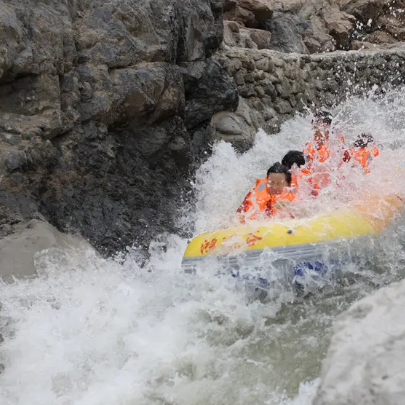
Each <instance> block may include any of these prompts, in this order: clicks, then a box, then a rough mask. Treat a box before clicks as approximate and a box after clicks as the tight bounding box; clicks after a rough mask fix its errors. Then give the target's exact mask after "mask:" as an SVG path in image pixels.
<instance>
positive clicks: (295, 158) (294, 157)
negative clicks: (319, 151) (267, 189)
mask: <svg viewBox="0 0 405 405" xmlns="http://www.w3.org/2000/svg"><path fill="white" fill-rule="evenodd" d="M281 164H282V165H284V166H286V167H287V168H288V170H291V168H292V167H293V165H297V166H298V167H301V166H304V165H305V157H304V154H303V153H302V152H301V151H300V150H290V151H288V152H287V153H286V155H285V156H284V157H283V160H282V161H281Z"/></svg>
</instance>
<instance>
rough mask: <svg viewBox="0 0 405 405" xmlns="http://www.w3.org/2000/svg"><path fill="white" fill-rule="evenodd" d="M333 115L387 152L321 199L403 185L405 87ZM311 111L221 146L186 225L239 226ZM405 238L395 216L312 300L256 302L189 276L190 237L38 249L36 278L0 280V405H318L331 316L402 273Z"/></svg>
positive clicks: (300, 140) (208, 274)
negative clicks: (239, 213) (126, 246)
mask: <svg viewBox="0 0 405 405" xmlns="http://www.w3.org/2000/svg"><path fill="white" fill-rule="evenodd" d="M333 113H334V116H335V117H336V119H335V124H336V127H337V128H336V130H337V131H339V132H341V133H343V134H344V135H345V137H346V139H347V141H348V142H350V141H352V140H353V138H354V137H355V135H356V134H358V133H359V132H362V131H369V132H372V133H373V134H374V136H375V138H376V139H377V141H378V143H379V144H380V146H381V150H382V153H381V156H380V158H379V159H377V160H376V164H375V168H374V170H373V175H372V176H368V179H364V176H360V174H359V173H356V172H355V171H353V170H352V172H350V171H349V172H348V173H347V177H348V182H347V184H348V185H349V186H347V187H344V186H342V187H341V188H340V191H339V193H338V194H337V195H338V196H340V197H342V198H340V199H339V198H336V195H335V196H334V197H333V198H332V196H325V197H323V198H324V199H323V200H322V199H321V200H319V201H320V202H321V203H322V204H323V205H328V206H332V205H336V204H339V201H345V198H344V197H345V196H347V195H353V193H354V194H356V193H357V194H359V193H362V192H366V191H370V190H376V189H377V190H379V191H384V190H387V191H389V190H395V189H397V190H398V189H399V188H400V187H401V184H405V183H401V181H403V178H402V176H401V173H403V171H402V170H401V168H400V166H401V164H402V163H401V159H402V157H403V151H404V143H405V133H404V131H405V114H404V113H405V97H404V96H403V95H401V94H396V93H392V94H390V95H387V96H385V97H384V99H382V100H380V101H372V100H365V101H364V100H363V101H362V100H350V101H348V102H346V103H345V104H343V105H341V106H340V107H339V108H337V109H336V110H335V111H334V112H333ZM310 119H311V118H310V117H308V118H303V117H297V118H295V119H293V120H291V121H290V122H287V123H286V124H285V125H284V126H283V128H282V131H281V132H280V134H278V135H277V136H267V135H266V134H264V133H259V134H258V136H257V141H256V144H255V146H254V147H253V148H252V149H251V150H250V151H248V152H247V153H245V154H238V153H236V152H235V151H234V150H233V148H232V147H231V146H230V145H229V144H226V143H220V144H218V145H217V146H216V147H215V149H214V153H213V155H212V157H211V158H210V159H209V160H208V161H207V162H206V163H205V164H204V165H203V166H202V167H201V168H200V170H199V172H198V174H197V177H196V179H195V182H194V186H195V188H196V193H197V197H198V202H197V205H196V207H185V209H184V212H185V214H184V218H181V219H180V221H182V223H183V225H184V226H185V227H187V228H188V229H192V230H193V232H194V233H197V232H201V231H203V230H206V229H215V228H216V227H218V226H223V225H226V224H229V223H232V221H233V217H234V212H235V209H236V208H237V206H238V204H239V203H240V202H241V200H242V199H243V197H244V195H245V194H246V192H247V191H248V190H249V188H250V187H251V186H252V184H253V183H254V179H255V178H257V177H261V176H264V175H265V172H266V171H267V169H268V167H269V166H270V165H271V164H272V163H273V162H274V161H277V160H280V159H281V157H282V156H283V155H284V153H285V152H287V151H288V150H289V149H296V148H301V147H302V146H303V145H304V144H305V142H306V141H308V140H309V139H310V138H311V126H310ZM404 160H405V158H404ZM392 162H395V165H394V166H393V165H392ZM404 168H405V165H404ZM377 187H378V188H377ZM402 187H403V186H402ZM402 191H403V190H402ZM318 204H319V202H318ZM307 208H308V209H309V210H311V209H318V208H317V206H315V205H313V204H312V206H310V207H307ZM404 244H405V231H404V229H403V221H402V220H398V221H397V222H396V223H395V224H394V225H393V226H391V227H390V228H389V230H387V231H386V232H384V233H383V234H381V235H379V236H378V237H377V238H374V239H368V240H366V241H364V243H363V245H362V246H360V247H359V246H357V247H356V249H359V250H362V260H361V262H360V263H357V264H354V263H351V264H349V265H348V266H346V268H345V275H344V277H343V278H342V279H341V280H339V281H337V282H334V283H333V284H331V285H326V286H325V287H324V288H323V289H322V290H321V291H318V292H316V293H314V294H312V295H310V296H308V297H305V298H301V299H297V298H296V297H295V296H294V295H293V293H292V292H290V291H286V292H285V294H282V295H281V296H280V297H279V298H278V299H276V300H273V301H259V300H255V301H253V302H251V301H249V300H248V299H247V297H246V294H245V291H244V290H243V288H240V285H239V284H238V283H237V282H236V281H234V280H232V279H229V278H227V277H217V276H215V271H214V270H213V269H205V271H204V272H199V273H197V274H196V275H194V276H189V275H188V276H185V275H184V274H183V272H182V271H181V268H180V266H181V259H182V255H183V252H184V249H185V247H186V245H187V241H186V240H184V239H181V238H180V237H178V236H176V235H162V236H161V237H160V238H158V239H157V240H156V241H155V242H154V243H152V245H151V248H150V250H151V259H150V260H149V261H148V262H147V263H146V264H144V263H143V261H142V260H141V259H140V258H139V257H138V256H137V253H136V251H131V250H130V252H129V253H128V255H127V256H126V257H125V258H123V259H121V260H119V261H118V260H115V261H114V260H103V259H100V258H99V257H97V255H96V254H95V253H94V252H90V251H89V252H87V253H86V254H84V253H78V252H66V251H58V250H52V251H48V252H43V253H42V254H41V255H39V256H38V257H37V263H38V269H39V277H38V278H36V279H34V280H31V281H19V282H16V283H15V284H13V285H5V284H4V285H0V297H1V302H2V310H1V314H0V328H1V333H2V335H3V339H4V341H3V343H2V344H1V345H0V363H2V364H3V366H4V370H3V372H2V373H1V374H0V404H2V405H71V404H75V405H104V404H105V405H107V404H108V405H143V404H145V405H146V404H148V405H169V404H170V405H200V404H201V405H206V404H212V405H214V404H215V405H237V404H240V405H242V404H244V405H245V404H266V405H309V404H310V403H311V401H312V398H313V396H314V395H315V392H316V387H317V383H318V377H319V375H320V367H321V361H322V359H323V358H324V356H325V353H326V350H327V347H328V343H329V339H330V334H331V326H332V323H333V320H334V319H335V318H336V316H337V315H338V314H339V313H341V312H342V311H343V310H344V309H346V308H347V307H348V306H349V305H350V303H352V302H353V301H354V300H356V299H358V298H360V297H362V296H364V295H366V294H367V293H369V292H370V291H373V290H374V289H376V288H378V287H380V286H382V285H384V284H386V283H389V282H392V281H394V280H398V279H400V278H402V277H403V276H404V275H405V255H404V249H403V247H404ZM140 263H143V264H142V267H141V265H140Z"/></svg>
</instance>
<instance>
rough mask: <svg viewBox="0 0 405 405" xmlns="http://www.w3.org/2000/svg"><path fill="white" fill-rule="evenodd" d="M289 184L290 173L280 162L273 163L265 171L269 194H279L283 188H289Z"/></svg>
mask: <svg viewBox="0 0 405 405" xmlns="http://www.w3.org/2000/svg"><path fill="white" fill-rule="evenodd" d="M290 184H291V173H290V172H289V170H288V167H286V166H284V165H283V164H281V163H280V162H277V163H274V165H273V166H271V167H270V169H269V170H267V191H268V192H269V194H281V193H282V192H283V189H284V187H289V186H290Z"/></svg>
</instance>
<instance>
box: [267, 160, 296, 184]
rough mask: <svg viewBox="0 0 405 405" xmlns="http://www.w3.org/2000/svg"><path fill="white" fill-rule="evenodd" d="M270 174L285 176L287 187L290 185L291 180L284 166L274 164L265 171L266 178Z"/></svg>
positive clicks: (278, 163) (277, 163)
mask: <svg viewBox="0 0 405 405" xmlns="http://www.w3.org/2000/svg"><path fill="white" fill-rule="evenodd" d="M271 173H284V174H285V180H286V181H287V183H288V185H290V184H291V179H292V178H291V173H290V171H289V169H288V167H287V166H284V165H283V164H281V163H280V162H276V163H274V165H273V166H271V167H270V169H269V170H267V177H269V175H270V174H271Z"/></svg>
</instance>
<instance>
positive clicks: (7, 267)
mask: <svg viewBox="0 0 405 405" xmlns="http://www.w3.org/2000/svg"><path fill="white" fill-rule="evenodd" d="M8 227H9V230H8V232H7V234H6V235H4V234H3V238H2V239H0V279H1V280H3V281H12V279H13V278H14V277H16V278H25V277H33V276H35V275H36V274H37V271H38V270H40V269H41V263H40V261H38V257H37V256H38V254H39V253H41V252H42V251H44V250H46V249H53V248H54V249H58V250H59V249H62V250H65V251H70V252H71V251H85V250H88V249H89V250H92V248H91V246H90V244H89V243H88V242H87V241H86V240H84V239H83V238H81V237H79V236H70V235H65V234H62V233H61V232H59V231H58V230H57V229H56V228H55V227H53V226H52V225H50V224H49V223H48V222H46V221H44V220H40V219H33V220H31V221H28V222H21V223H20V224H17V225H15V226H14V227H13V229H12V232H11V226H10V225H8ZM1 228H2V229H1V230H2V231H4V228H5V225H3V226H2V227H1Z"/></svg>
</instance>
